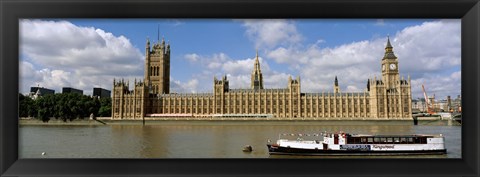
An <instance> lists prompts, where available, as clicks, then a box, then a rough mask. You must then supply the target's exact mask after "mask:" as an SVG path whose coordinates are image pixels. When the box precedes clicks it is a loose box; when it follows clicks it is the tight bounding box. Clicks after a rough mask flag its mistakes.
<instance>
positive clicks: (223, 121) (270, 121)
mask: <svg viewBox="0 0 480 177" xmlns="http://www.w3.org/2000/svg"><path fill="white" fill-rule="evenodd" d="M414 122H415V121H414V119H413V118H407V119H373V118H354V119H351V118H321V119H320V118H315V119H314V118H291V119H289V118H281V119H278V118H146V119H145V125H186V124H188V125H192V124H199V125H205V124H209V125H210V124H211V125H217V124H218V125H228V124H232V125H235V124H239V123H241V124H252V125H292V124H293V125H339V124H340V125H409V124H414ZM416 123H417V125H455V122H452V121H451V120H442V119H440V118H438V117H419V118H417V120H416ZM19 124H20V125H143V124H144V121H143V120H142V119H120V120H112V119H111V118H109V117H99V118H97V120H93V119H89V118H84V119H75V120H72V121H69V120H67V121H63V120H60V119H55V118H52V119H50V120H49V121H48V122H43V121H41V120H38V119H32V118H21V119H19Z"/></svg>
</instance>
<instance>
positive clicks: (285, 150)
mask: <svg viewBox="0 0 480 177" xmlns="http://www.w3.org/2000/svg"><path fill="white" fill-rule="evenodd" d="M267 147H268V152H269V154H270V155H318V156H340V155H346V156H356V155H379V156H381V155H383V156H394V155H439V154H446V153H447V150H446V149H438V150H415V151H414V150H410V151H409V150H382V151H378V150H377V151H372V150H370V151H367V150H365V151H361V150H323V149H300V148H291V147H282V146H273V145H271V144H267Z"/></svg>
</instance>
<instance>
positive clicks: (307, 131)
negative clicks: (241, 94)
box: [19, 121, 462, 158]
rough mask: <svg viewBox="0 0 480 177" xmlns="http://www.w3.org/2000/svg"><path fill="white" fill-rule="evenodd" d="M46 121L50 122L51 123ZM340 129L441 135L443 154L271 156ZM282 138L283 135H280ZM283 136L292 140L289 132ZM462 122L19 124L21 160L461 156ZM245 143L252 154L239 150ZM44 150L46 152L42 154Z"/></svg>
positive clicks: (362, 131)
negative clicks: (282, 141) (286, 143)
mask: <svg viewBox="0 0 480 177" xmlns="http://www.w3.org/2000/svg"><path fill="white" fill-rule="evenodd" d="M49 124H50V123H49ZM324 131H327V132H338V131H344V132H347V133H351V134H442V135H443V136H444V137H445V146H446V148H447V154H446V155H423V156H369V157H355V156H347V157H335V156H333V157H325V156H314V157H308V156H278V155H276V156H270V155H269V154H268V150H267V147H266V143H267V141H268V140H269V139H270V140H272V141H275V140H277V139H278V137H279V135H283V134H289V135H291V134H295V135H298V134H302V135H303V138H304V139H314V138H318V137H314V136H305V135H313V134H316V133H320V132H324ZM282 137H285V136H282ZM287 138H293V139H294V138H296V136H291V137H288V136H287ZM461 144H462V143H461V126H448V125H445V124H438V125H437V124H435V125H429V124H422V123H420V124H419V125H416V126H415V125H413V123H411V122H410V121H379V122H375V121H374V122H362V121H320V122H319V121H299V122H293V121H258V122H257V121H225V122H222V121H192V122H189V121H158V122H147V124H146V125H145V126H142V125H141V123H126V124H108V125H101V124H98V125H97V124H93V125H20V127H19V158H372V157H373V158H461ZM245 145H251V146H252V147H253V151H252V152H243V151H242V149H243V147H244V146H245ZM43 152H45V154H44V155H42V153H43Z"/></svg>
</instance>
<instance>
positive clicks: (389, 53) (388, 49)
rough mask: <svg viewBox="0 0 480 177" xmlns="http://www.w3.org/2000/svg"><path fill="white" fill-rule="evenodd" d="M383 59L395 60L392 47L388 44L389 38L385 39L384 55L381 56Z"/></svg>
mask: <svg viewBox="0 0 480 177" xmlns="http://www.w3.org/2000/svg"><path fill="white" fill-rule="evenodd" d="M383 59H397V57H396V56H395V54H394V53H393V47H392V44H391V43H390V36H388V37H387V46H385V55H384V56H383Z"/></svg>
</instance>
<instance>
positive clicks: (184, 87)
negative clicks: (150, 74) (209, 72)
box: [170, 77, 199, 93]
mask: <svg viewBox="0 0 480 177" xmlns="http://www.w3.org/2000/svg"><path fill="white" fill-rule="evenodd" d="M198 86H199V81H198V79H195V78H194V79H190V80H189V81H187V82H185V83H184V82H181V81H179V80H175V79H174V78H172V77H170V92H171V93H197V92H198Z"/></svg>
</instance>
